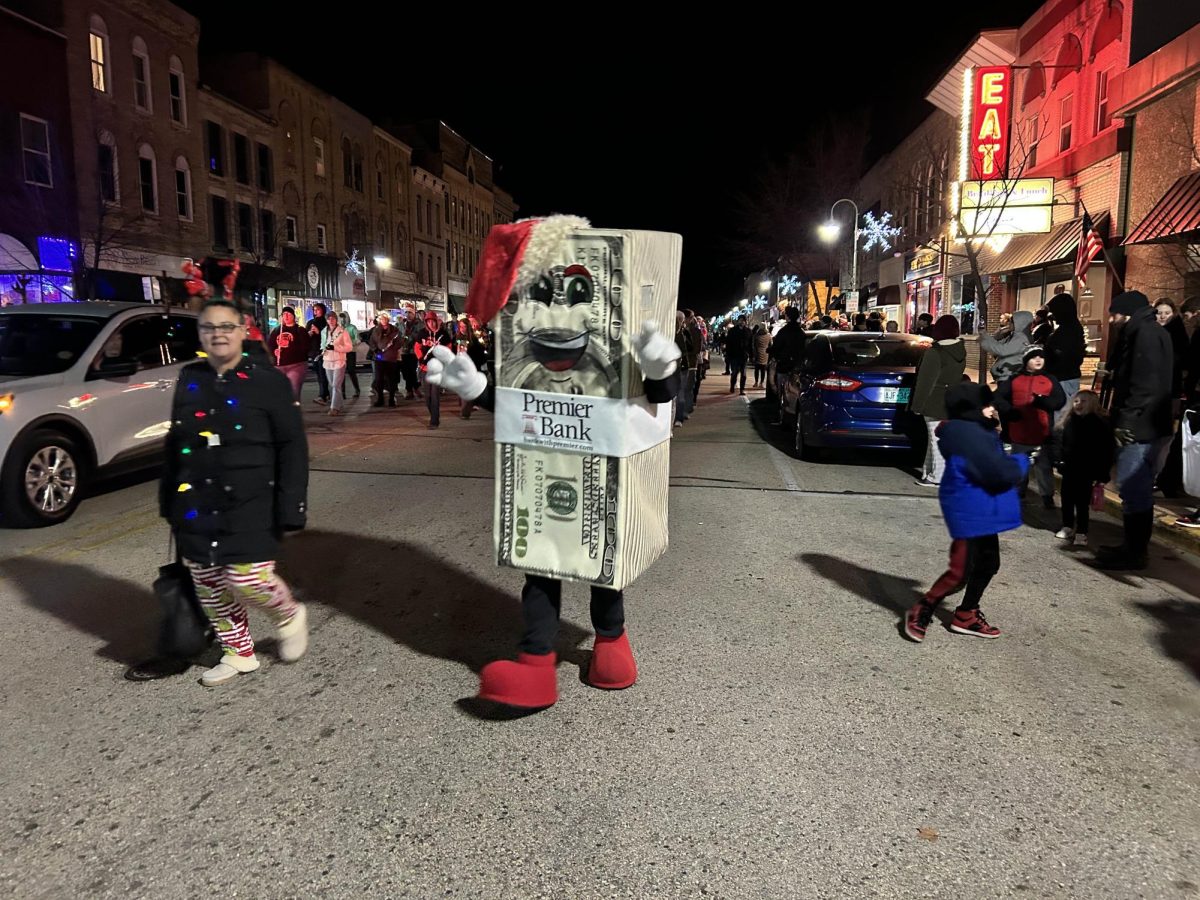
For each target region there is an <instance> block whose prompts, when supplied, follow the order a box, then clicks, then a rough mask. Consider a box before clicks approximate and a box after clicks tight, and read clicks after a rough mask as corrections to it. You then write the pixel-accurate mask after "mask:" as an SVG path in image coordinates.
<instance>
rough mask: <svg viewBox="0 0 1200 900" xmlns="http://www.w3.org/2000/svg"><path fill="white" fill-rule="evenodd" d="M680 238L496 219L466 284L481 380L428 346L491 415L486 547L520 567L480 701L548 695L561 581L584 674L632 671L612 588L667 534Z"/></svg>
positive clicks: (529, 703) (466, 395)
mask: <svg viewBox="0 0 1200 900" xmlns="http://www.w3.org/2000/svg"><path fill="white" fill-rule="evenodd" d="M681 250H682V239H681V238H680V237H679V236H678V235H674V234H661V233H658V232H649V231H625V230H615V229H614V230H610V229H600V228H591V227H590V226H589V224H588V222H587V221H586V220H585V219H580V218H576V217H573V216H551V217H549V218H546V219H528V220H525V221H521V222H515V223H513V224H510V225H497V226H495V227H494V228H492V229H491V231H490V232H489V233H488V236H487V239H486V241H485V242H484V246H483V252H482V254H481V258H480V261H479V265H478V266H477V267H476V272H475V277H474V279H473V281H472V283H471V289H470V293H469V295H468V297H467V312H468V313H470V314H471V315H473V316H475V318H476V319H477V320H478V321H480V322H486V323H490V324H491V327H492V329H493V332H494V335H495V337H494V346H495V384H494V385H489V383H488V379H487V378H486V377H485V376H484V375H483V373H481V372H480V371H479V370H478V369H477V368H476V367H475V364H474V363H473V362H471V359H470V358H469V357H468V356H467V355H466V354H459V355H455V354H454V353H452V352H451V351H450V350H449V348H446V347H437V348H434V350H433V358H432V359H431V360H430V362H429V365H428V372H427V380H428V381H429V382H430V383H431V384H433V385H441V386H442V387H445V388H447V389H448V390H451V391H454V392H455V393H456V394H458V395H459V396H460V397H462V398H463V399H464V400H468V401H472V402H474V403H476V404H478V405H480V406H483V407H485V408H491V409H492V410H493V412H494V413H495V423H496V425H495V429H496V431H495V441H496V508H495V517H494V532H495V534H494V538H495V548H496V560H497V563H498V564H499V565H502V566H509V567H512V568H516V569H520V570H522V571H524V572H525V573H526V574H525V588H524V590H523V591H522V594H521V606H522V612H523V617H524V634H523V636H522V638H521V643H520V647H519V653H518V654H517V658H516V660H515V661H514V660H500V661H498V662H493V663H489V664H488V665H486V666H485V667H484V668H483V670H482V671H481V672H480V690H479V696H480V698H482V699H485V700H491V701H495V702H497V703H502V704H505V705H507V706H512V707H518V708H523V709H540V708H544V707H547V706H551V705H552V704H554V703H555V701H557V700H558V679H557V673H556V668H555V667H556V663H557V659H556V657H555V653H554V646H555V640H556V638H557V636H558V622H559V613H560V607H561V602H562V583H563V581H578V582H582V583H585V584H588V585H590V586H591V595H592V596H591V614H592V624H593V626H594V627H595V629H596V642H595V646H594V648H593V651H592V658H591V662H590V664H589V666H588V671H587V675H586V680H587V683H588V684H590V685H592V686H593V687H597V688H604V689H608V690H620V689H622V688H627V687H629V686H630V685H632V684H633V683H634V681H636V680H637V664H636V662H635V661H634V658H633V650H632V649H631V647H630V643H629V636H628V635H627V633H626V631H625V608H624V593H623V592H624V589H625V587H627V586H628V585H629V584H630V583H632V581H633V580H634V579H635V578H637V576H638V575H640V574H641V573H642V572H643V571H645V569H646V568H647V567H648V566H649V565H650V564H651V563H653V562H654V561H655V560H656V559H658V557H660V556H661V555H662V554H663V553H664V552H665V551H666V548H667V483H668V477H669V463H670V456H669V448H670V437H671V401H672V400H674V399H675V395H676V394H677V393H678V384H679V377H680V376H679V374H678V371H677V370H678V360H679V355H680V354H679V348H678V347H676V346H675V342H674V341H673V340H670V339H669V338H667V337H666V336H665V335H667V334H671V333H672V332H671V331H669V329H670V328H671V327H672V326H673V324H674V317H675V304H676V297H677V294H678V290H679V261H680V253H681Z"/></svg>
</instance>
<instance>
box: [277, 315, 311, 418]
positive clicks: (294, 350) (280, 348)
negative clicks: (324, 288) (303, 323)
mask: <svg viewBox="0 0 1200 900" xmlns="http://www.w3.org/2000/svg"><path fill="white" fill-rule="evenodd" d="M308 343H309V338H308V331H307V330H305V329H304V328H301V327H300V325H299V324H298V323H297V322H296V310H294V309H293V308H292V307H290V306H285V307H284V308H283V312H281V313H280V314H279V325H278V326H277V327H276V328H275V330H274V331H272V332H271V334H270V336H269V337H268V338H267V349H268V350H269V351H270V354H271V359H272V360H273V361H274V363H275V365H276V367H277V368H278V369H279V371H280V372H282V373H283V374H284V375H285V376H286V377H287V380H288V381H289V382H290V383H291V385H292V391H293V393H295V395H296V399H297V400H299V399H300V393H301V391H303V390H304V377H305V376H306V375H307V374H308Z"/></svg>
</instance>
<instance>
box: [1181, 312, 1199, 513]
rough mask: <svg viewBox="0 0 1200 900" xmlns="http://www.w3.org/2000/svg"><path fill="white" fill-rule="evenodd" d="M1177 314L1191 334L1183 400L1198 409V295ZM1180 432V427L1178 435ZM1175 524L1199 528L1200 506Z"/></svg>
mask: <svg viewBox="0 0 1200 900" xmlns="http://www.w3.org/2000/svg"><path fill="white" fill-rule="evenodd" d="M1179 314H1180V317H1181V318H1182V319H1183V324H1184V328H1185V329H1186V330H1187V331H1188V332H1189V333H1190V334H1191V337H1190V339H1189V341H1188V352H1187V358H1186V359H1185V360H1184V364H1183V386H1182V388H1183V402H1184V404H1185V405H1187V407H1188V408H1189V409H1200V296H1198V297H1188V298H1187V299H1186V300H1184V301H1183V306H1182V307H1180V310H1179ZM1192 421H1195V419H1194V418H1193V419H1192ZM1182 433H1183V429H1182V428H1180V435H1182ZM1181 441H1182V437H1181ZM1181 450H1182V447H1181ZM1181 455H1182V453H1181ZM1181 465H1182V462H1181ZM1175 524H1176V525H1178V526H1179V527H1181V528H1200V507H1197V508H1196V509H1194V510H1192V511H1191V512H1190V513H1188V514H1187V515H1183V516H1180V517H1179V518H1177V519H1176V520H1175Z"/></svg>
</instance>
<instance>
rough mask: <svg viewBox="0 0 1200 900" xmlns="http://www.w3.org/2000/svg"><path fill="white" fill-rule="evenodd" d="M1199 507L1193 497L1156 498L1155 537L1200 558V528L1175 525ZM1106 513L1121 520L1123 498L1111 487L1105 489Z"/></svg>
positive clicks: (1198, 501)
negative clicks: (1179, 519) (1178, 520)
mask: <svg viewBox="0 0 1200 900" xmlns="http://www.w3.org/2000/svg"><path fill="white" fill-rule="evenodd" d="M1197 506H1200V500H1196V499H1195V498H1192V497H1179V498H1176V499H1168V498H1164V497H1156V498H1155V500H1154V537H1155V538H1156V539H1157V540H1160V541H1162V542H1163V543H1166V544H1170V545H1171V546H1173V547H1175V548H1176V549H1177V550H1183V551H1184V552H1185V553H1191V554H1193V555H1194V556H1200V528H1182V527H1180V526H1179V525H1176V524H1175V520H1176V519H1177V518H1178V517H1179V516H1185V515H1187V514H1188V513H1189V512H1191V511H1192V510H1193V509H1195V508H1196V507H1197ZM1104 511H1105V512H1106V513H1108V514H1109V515H1110V516H1113V517H1114V518H1116V519H1118V520H1120V518H1121V498H1120V496H1119V495H1118V494H1117V492H1116V491H1115V490H1114V489H1112V488H1111V487H1109V488H1105V491H1104Z"/></svg>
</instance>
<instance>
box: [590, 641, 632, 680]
mask: <svg viewBox="0 0 1200 900" xmlns="http://www.w3.org/2000/svg"><path fill="white" fill-rule="evenodd" d="M635 681H637V663H636V662H634V659H633V648H631V647H630V646H629V635H628V633H627V632H624V631H622V632H621V634H620V635H619V636H618V637H615V638H610V637H604V636H603V635H599V634H598V635H596V644H595V646H594V647H593V648H592V661H591V663H590V664H589V665H588V671H587V683H588V684H590V685H591V686H592V687H598V688H603V689H604V690H606V691H620V690H623V689H625V688H627V687H629V686H630V685H632V684H633V683H634V682H635Z"/></svg>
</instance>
